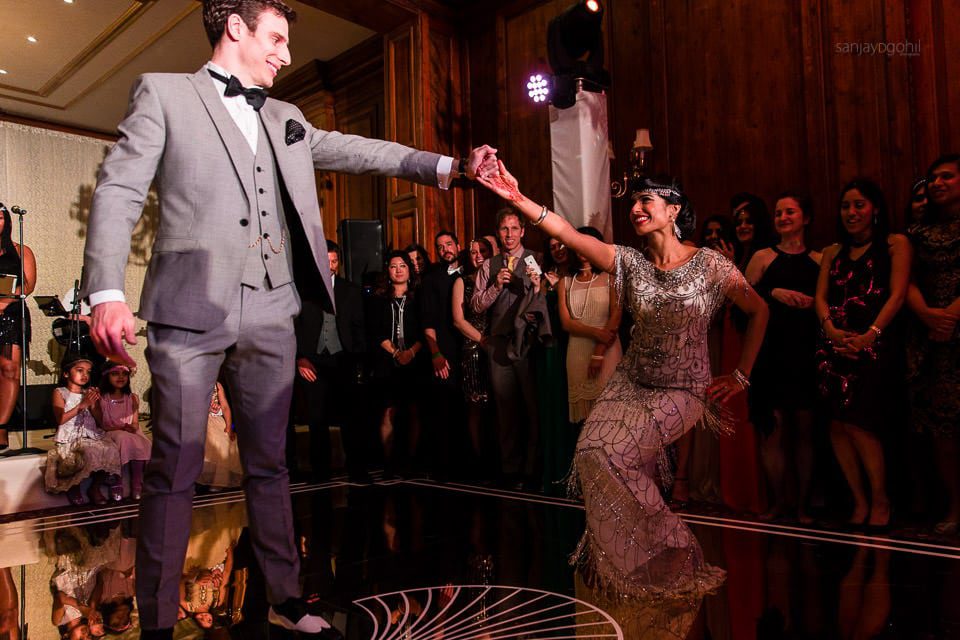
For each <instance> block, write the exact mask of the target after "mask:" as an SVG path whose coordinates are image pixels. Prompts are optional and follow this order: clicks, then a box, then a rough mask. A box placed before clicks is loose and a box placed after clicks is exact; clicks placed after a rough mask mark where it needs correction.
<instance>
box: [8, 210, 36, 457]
mask: <svg viewBox="0 0 960 640" xmlns="http://www.w3.org/2000/svg"><path fill="white" fill-rule="evenodd" d="M0 220H2V222H0V274H3V275H11V276H16V277H17V288H16V289H15V290H14V292H13V293H14V294H15V295H19V294H20V293H25V294H27V295H30V294H31V293H33V289H34V287H36V285H37V261H36V259H35V258H34V256H33V251H31V250H30V247H28V246H26V245H18V244H14V242H13V224H11V221H10V213H9V212H8V211H7V210H6V208H5V207H3V206H0ZM21 248H22V251H23V253H22V255H21ZM21 260H22V261H23V280H24V282H23V283H21V282H20V281H19V280H20V262H21ZM23 323H25V324H26V333H27V346H28V348H29V345H30V312H29V311H28V310H27V307H26V305H25V304H24V303H23V302H22V301H18V300H14V299H13V298H0V449H6V448H7V447H8V446H9V440H8V437H7V423H8V422H10V416H11V415H13V409H14V407H16V405H17V396H18V395H19V394H20V358H22V357H24V354H23V353H21V347H20V344H21V341H22V339H23V336H22V333H21V331H22V328H23V326H24V324H23Z"/></svg>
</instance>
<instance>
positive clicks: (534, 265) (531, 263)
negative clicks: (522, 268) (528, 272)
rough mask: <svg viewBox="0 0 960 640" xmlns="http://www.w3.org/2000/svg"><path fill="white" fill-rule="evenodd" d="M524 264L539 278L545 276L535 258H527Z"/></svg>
mask: <svg viewBox="0 0 960 640" xmlns="http://www.w3.org/2000/svg"><path fill="white" fill-rule="evenodd" d="M523 262H524V264H526V265H527V266H528V267H530V268H532V269H533V270H534V272H535V273H536V274H537V275H538V276H539V275H542V274H543V271H542V270H541V269H540V265H539V264H537V259H536V258H534V257H533V256H527V257H526V258H524V259H523Z"/></svg>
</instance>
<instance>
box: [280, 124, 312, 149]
mask: <svg viewBox="0 0 960 640" xmlns="http://www.w3.org/2000/svg"><path fill="white" fill-rule="evenodd" d="M306 135H307V130H306V129H304V128H303V125H302V124H300V123H299V122H297V121H296V120H292V119H291V120H287V133H286V136H285V139H286V141H287V146H288V147H289V146H290V145H292V144H294V143H297V142H300V141H301V140H303V138H304V137H305V136H306Z"/></svg>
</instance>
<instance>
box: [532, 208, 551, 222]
mask: <svg viewBox="0 0 960 640" xmlns="http://www.w3.org/2000/svg"><path fill="white" fill-rule="evenodd" d="M548 213H550V210H549V209H547V205H543V208H542V209H541V210H540V217H539V218H537V221H536V222H531V223H530V224H531V225H532V226H534V227H539V226H540V223H541V222H543V219H544V218H546V217H547V214H548Z"/></svg>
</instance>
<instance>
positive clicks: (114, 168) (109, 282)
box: [83, 0, 495, 638]
mask: <svg viewBox="0 0 960 640" xmlns="http://www.w3.org/2000/svg"><path fill="white" fill-rule="evenodd" d="M295 17H296V16H295V14H294V12H293V11H292V10H291V9H290V8H289V7H288V6H287V5H286V4H284V3H283V2H282V1H281V0H204V2H203V23H204V28H205V29H206V32H207V36H208V38H209V40H210V43H211V45H212V46H213V55H212V57H211V61H210V62H209V63H207V64H206V65H205V66H204V67H203V68H201V69H200V70H199V71H197V72H196V73H194V74H147V75H144V76H141V77H140V78H138V80H137V82H136V83H135V85H134V87H133V91H132V94H131V101H130V106H129V110H128V113H127V116H126V118H125V119H124V120H123V122H122V123H121V124H120V125H119V131H120V139H119V140H118V142H117V144H116V145H115V146H114V147H113V149H112V150H111V151H110V153H109V154H108V156H107V157H106V159H105V160H104V162H103V167H102V169H101V171H100V176H99V180H98V184H97V188H96V191H95V193H94V198H93V207H92V211H91V215H90V226H89V234H88V237H87V245H86V249H85V251H84V263H85V279H84V283H83V296H85V297H89V299H90V304H91V306H92V307H93V311H92V326H91V333H92V336H93V339H94V341H95V343H96V345H97V347H98V349H99V350H100V351H101V352H102V353H103V354H104V355H107V356H109V357H110V358H113V359H116V360H118V361H121V362H126V363H131V359H130V356H129V355H128V354H127V353H126V349H125V347H124V345H123V342H124V341H126V342H127V343H128V344H135V342H136V338H135V337H134V330H135V327H134V319H133V315H132V314H131V312H130V309H129V307H128V305H127V304H126V302H125V299H124V296H123V289H124V272H125V267H126V263H127V257H128V253H129V249H130V235H131V232H132V230H133V228H134V226H135V225H136V223H137V220H138V219H139V218H140V215H141V212H142V207H143V201H144V198H145V197H146V195H147V191H148V189H149V187H150V184H151V183H152V182H153V181H154V179H156V184H157V188H158V192H159V197H160V222H159V229H158V231H157V239H156V241H155V243H154V246H153V257H152V258H151V261H150V266H149V268H148V270H147V275H146V279H145V282H144V288H143V296H142V299H141V302H140V316H141V317H142V318H143V319H145V320H147V322H148V323H149V324H148V328H147V342H148V348H147V361H148V363H149V365H150V370H151V373H152V375H153V397H152V403H151V408H152V411H153V419H154V441H153V457H152V460H151V461H150V464H149V466H148V468H147V474H146V478H145V484H144V495H143V502H142V503H141V506H140V519H141V526H140V539H139V543H138V545H137V600H138V605H139V610H140V621H141V627H142V629H143V631H142V635H141V637H143V638H172V631H173V630H172V628H173V626H174V624H175V623H176V621H177V611H178V603H179V597H178V583H179V579H180V575H181V570H182V567H183V559H184V554H185V551H186V547H187V540H188V535H189V531H190V518H191V507H192V498H193V486H194V481H195V480H196V478H197V475H198V474H199V472H200V470H201V468H202V464H203V449H204V435H205V430H206V420H207V410H208V407H209V401H210V395H211V392H212V390H213V389H214V383H215V382H216V380H217V376H218V373H219V372H220V371H221V367H222V368H223V372H224V374H225V376H226V380H227V384H228V386H229V387H230V390H231V392H232V394H231V395H232V399H233V405H234V417H235V426H236V430H237V437H238V439H239V445H240V457H241V461H242V463H243V468H244V473H245V476H246V480H245V484H244V489H245V491H246V500H247V512H248V516H249V522H250V533H251V539H252V542H253V547H254V552H255V555H256V557H257V561H258V563H259V565H260V567H261V569H262V570H263V574H264V577H265V580H266V584H267V588H268V598H269V600H270V603H271V605H272V606H271V608H270V613H269V617H270V621H271V622H273V623H274V624H279V625H281V626H283V627H286V628H288V629H294V630H298V631H305V632H308V633H323V634H326V635H327V636H329V637H337V634H336V632H335V631H333V630H331V629H330V627H329V624H328V623H327V622H326V621H325V620H323V619H322V618H321V617H319V616H314V615H310V614H309V613H308V612H307V610H306V607H305V604H304V602H303V600H302V598H301V592H300V586H299V559H298V556H297V552H296V547H295V545H294V538H293V519H292V515H291V507H290V495H289V479H288V473H287V469H286V467H285V466H284V439H285V428H286V423H287V415H288V410H289V405H290V396H291V390H292V386H293V377H294V372H295V369H296V364H295V362H296V343H295V338H294V329H293V318H294V317H295V316H296V315H297V313H298V312H299V310H300V298H299V295H298V291H297V289H298V288H299V289H301V291H304V292H305V293H306V291H309V293H310V294H311V295H314V294H317V293H318V292H319V294H320V295H321V296H322V297H324V298H325V299H326V300H327V301H328V302H329V308H330V310H331V311H332V310H333V306H334V304H333V300H334V297H333V293H332V291H331V279H330V271H329V266H328V263H327V248H326V242H325V240H324V233H323V229H322V227H321V219H320V207H319V204H318V201H317V194H316V187H315V182H314V169H315V168H316V169H323V170H334V171H343V172H348V173H358V174H359V173H378V174H383V175H389V176H396V177H400V178H404V179H407V180H413V181H416V182H419V183H422V184H428V185H438V186H441V187H446V186H448V185H449V181H450V180H451V179H453V178H455V177H458V176H460V175H462V174H466V176H467V177H469V178H473V177H475V176H476V173H477V171H478V170H479V171H484V172H489V171H491V170H494V169H495V167H494V166H493V164H492V163H493V162H495V155H494V154H495V150H493V149H490V148H489V147H481V148H479V149H475V150H474V151H473V152H471V154H470V156H469V158H467V159H464V160H461V161H459V162H457V161H455V160H454V159H453V158H449V157H444V156H439V155H437V154H433V153H426V152H421V151H416V150H414V149H410V148H408V147H404V146H402V145H399V144H395V143H391V142H384V141H382V140H369V139H365V138H360V137H357V136H348V135H342V134H340V133H337V132H327V131H322V130H319V129H315V128H314V127H313V126H311V124H310V123H309V122H308V121H307V120H306V118H304V116H303V114H302V113H301V112H300V111H299V110H298V109H297V108H296V107H295V106H293V105H291V104H287V103H284V102H280V101H277V100H272V99H269V98H266V95H265V92H264V91H263V89H261V87H270V86H271V85H272V84H273V81H274V78H275V77H276V75H277V73H278V72H279V71H280V69H281V68H282V67H283V66H285V65H287V64H289V63H290V52H289V49H288V23H289V22H291V21H293V20H294V19H295ZM294 280H296V287H295V286H294Z"/></svg>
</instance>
